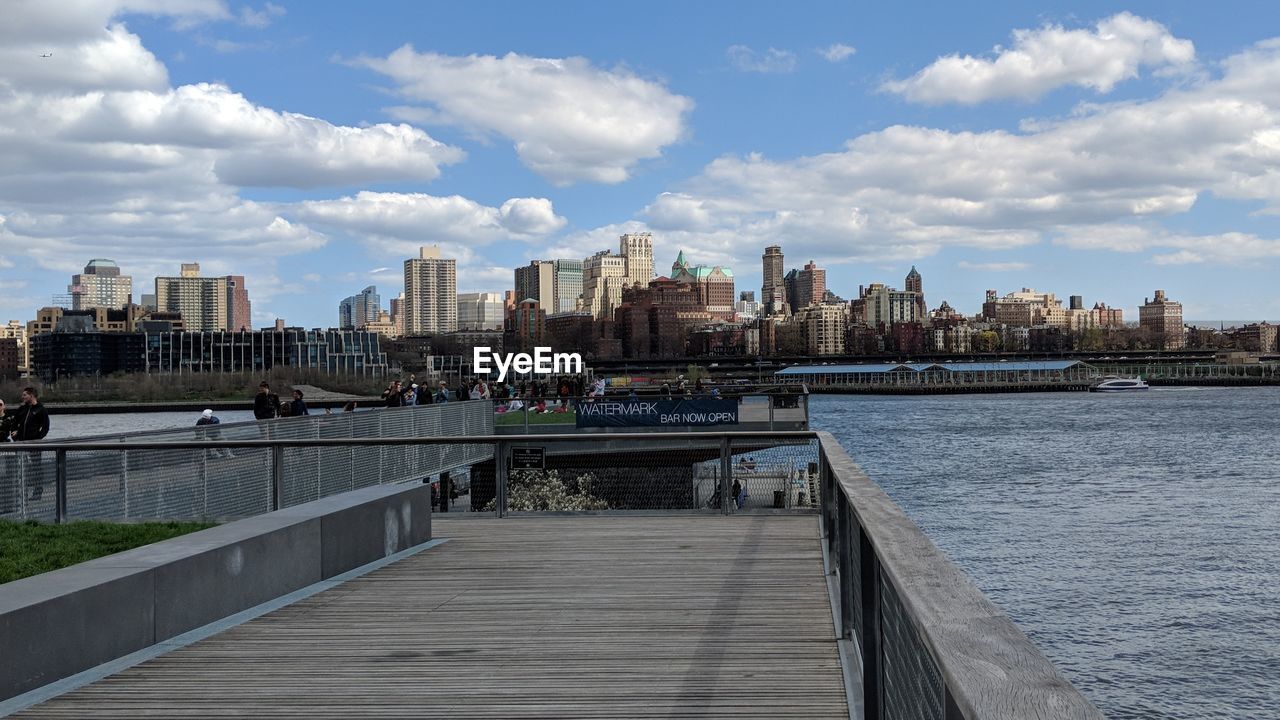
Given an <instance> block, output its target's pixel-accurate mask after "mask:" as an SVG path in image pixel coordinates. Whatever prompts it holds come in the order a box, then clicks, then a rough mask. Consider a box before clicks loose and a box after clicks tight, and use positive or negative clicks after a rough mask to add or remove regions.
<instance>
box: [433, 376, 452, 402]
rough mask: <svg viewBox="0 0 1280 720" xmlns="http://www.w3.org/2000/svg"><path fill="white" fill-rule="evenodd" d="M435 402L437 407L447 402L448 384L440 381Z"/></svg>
mask: <svg viewBox="0 0 1280 720" xmlns="http://www.w3.org/2000/svg"><path fill="white" fill-rule="evenodd" d="M435 401H436V404H437V405H443V404H445V403H447V402H449V384H448V383H446V382H445V381H443V380H441V381H440V389H439V390H436V397H435Z"/></svg>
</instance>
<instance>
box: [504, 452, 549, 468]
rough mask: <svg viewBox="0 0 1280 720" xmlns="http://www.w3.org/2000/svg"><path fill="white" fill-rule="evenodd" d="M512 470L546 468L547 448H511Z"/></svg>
mask: <svg viewBox="0 0 1280 720" xmlns="http://www.w3.org/2000/svg"><path fill="white" fill-rule="evenodd" d="M511 469H512V470H545V469H547V450H546V448H540V447H516V448H511Z"/></svg>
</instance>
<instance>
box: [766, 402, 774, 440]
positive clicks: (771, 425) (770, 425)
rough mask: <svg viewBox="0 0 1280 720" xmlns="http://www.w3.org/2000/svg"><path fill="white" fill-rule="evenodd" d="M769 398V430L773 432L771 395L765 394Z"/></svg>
mask: <svg viewBox="0 0 1280 720" xmlns="http://www.w3.org/2000/svg"><path fill="white" fill-rule="evenodd" d="M765 397H766V398H768V400H769V432H773V395H772V394H769V395H765Z"/></svg>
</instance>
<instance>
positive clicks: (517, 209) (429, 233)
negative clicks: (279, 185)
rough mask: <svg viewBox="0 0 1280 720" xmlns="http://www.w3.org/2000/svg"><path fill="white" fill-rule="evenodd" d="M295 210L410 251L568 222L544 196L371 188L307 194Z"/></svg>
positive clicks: (533, 232) (529, 233)
mask: <svg viewBox="0 0 1280 720" xmlns="http://www.w3.org/2000/svg"><path fill="white" fill-rule="evenodd" d="M295 212H296V214H297V215H298V217H299V218H301V219H302V220H304V221H305V222H308V223H312V224H315V225H317V226H320V227H327V228H333V229H337V230H340V231H342V232H346V233H350V234H353V235H355V236H359V237H365V238H367V239H368V240H369V241H371V242H372V244H374V245H376V246H377V247H379V248H381V249H389V248H395V249H396V250H397V251H399V252H400V254H401V255H402V256H404V257H408V256H410V255H413V254H415V253H416V251H417V248H418V246H420V245H430V244H436V243H440V244H453V245H458V246H465V247H472V246H476V245H484V244H487V243H490V242H493V241H496V240H509V239H530V238H534V237H541V236H544V235H546V234H548V233H550V232H554V231H555V230H558V229H560V228H561V227H563V226H564V224H565V219H564V218H562V217H560V216H558V215H556V214H555V211H554V210H553V209H552V207H551V201H549V200H545V199H542V198H513V199H511V200H508V201H506V202H505V203H503V205H502V207H500V208H493V207H487V206H485V205H481V204H480V203H477V202H475V201H474V200H469V199H467V198H464V197H461V196H458V195H451V196H448V197H437V196H435V195H424V194H421V193H382V192H367V191H365V192H360V193H358V194H357V195H355V196H353V197H343V198H338V199H335V200H307V201H304V202H302V203H300V204H299V205H298V206H297V207H296V210H295Z"/></svg>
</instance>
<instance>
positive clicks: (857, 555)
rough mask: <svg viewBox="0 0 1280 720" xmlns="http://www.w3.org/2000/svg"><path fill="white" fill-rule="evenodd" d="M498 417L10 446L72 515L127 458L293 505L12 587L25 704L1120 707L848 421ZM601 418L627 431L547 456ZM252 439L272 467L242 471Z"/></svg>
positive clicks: (381, 713)
mask: <svg viewBox="0 0 1280 720" xmlns="http://www.w3.org/2000/svg"><path fill="white" fill-rule="evenodd" d="M455 412H456V413H461V415H456V416H449V417H447V418H446V416H445V413H455ZM491 413H492V411H491V408H490V406H489V405H488V404H487V403H483V402H472V403H458V404H457V405H452V404H451V406H444V407H434V408H432V407H424V408H416V409H411V408H403V409H399V410H386V411H379V412H377V413H368V414H370V415H379V414H381V415H384V417H383V418H379V419H378V420H377V422H378V423H379V425H380V427H381V428H382V429H383V430H384V431H386V432H384V434H383V435H382V436H378V437H351V436H341V435H339V436H337V437H305V438H297V437H295V438H284V437H278V436H271V437H257V438H247V437H246V438H243V439H241V438H228V437H226V436H225V435H224V436H223V437H222V438H220V439H211V438H207V437H206V438H201V439H186V440H165V441H149V440H145V439H139V438H134V439H130V440H121V439H119V438H116V439H113V440H106V441H104V440H101V439H98V440H93V441H86V442H80V443H40V444H29V445H24V446H21V447H16V448H3V449H0V461H3V462H10V461H12V462H16V463H17V464H18V465H19V466H20V467H21V468H22V469H23V471H24V473H28V474H25V475H24V476H23V477H24V478H29V477H35V476H33V475H30V474H29V473H32V472H43V470H39V471H33V470H32V467H33V466H37V465H38V466H40V467H46V466H48V467H52V468H53V473H54V476H55V477H54V480H55V482H54V484H55V485H56V486H57V489H56V492H54V495H55V503H56V505H57V506H58V509H57V517H58V518H61V519H73V518H74V517H77V513H78V512H79V509H80V508H95V507H96V508H99V509H101V508H106V507H107V505H105V504H100V505H93V504H92V503H88V501H87V498H91V497H94V496H95V493H96V494H97V496H99V497H100V501H101V502H106V501H105V500H101V498H108V497H115V495H114V494H113V493H114V492H117V490H118V484H119V483H120V474H121V473H120V471H121V469H122V468H123V467H124V466H125V465H127V468H128V470H129V472H130V473H132V472H133V471H134V470H135V469H143V468H163V470H162V471H161V472H159V473H158V474H157V475H155V476H154V477H148V479H147V480H146V481H145V483H143V484H144V485H145V489H142V488H140V487H135V486H134V483H139V482H142V481H141V478H140V477H136V476H132V475H131V476H130V478H129V482H130V484H131V488H133V489H132V490H131V492H137V493H142V494H143V495H145V496H146V497H154V498H159V497H165V498H179V497H181V498H185V499H184V500H183V501H182V502H184V503H188V505H186V506H183V505H180V504H170V505H167V506H164V507H168V508H169V509H171V510H172V509H174V508H178V507H193V506H192V505H190V504H189V503H191V502H194V500H192V499H191V498H192V497H201V495H200V494H199V493H195V494H194V495H193V494H192V490H193V488H195V487H198V486H201V485H206V486H207V485H216V486H220V487H222V488H223V490H222V491H221V492H222V495H218V497H222V496H223V495H225V496H228V497H229V496H231V495H232V494H233V493H232V491H233V490H234V491H235V492H238V493H241V494H248V495H250V496H251V499H248V500H245V501H244V502H243V503H242V506H243V507H251V506H252V507H255V508H256V507H257V506H258V505H261V504H263V500H264V499H265V500H266V501H267V502H266V509H265V510H263V511H262V512H261V513H260V514H255V513H254V512H250V513H245V514H247V515H254V516H252V517H247V518H246V519H243V520H238V521H230V522H227V523H225V524H223V525H220V526H219V527H215V528H212V529H210V530H205V531H202V532H198V533H193V534H191V535H187V536H184V537H181V538H175V539H174V540H170V541H166V542H163V543H158V544H156V545H152V546H147V547H143V548H138V549H136V550H132V551H129V552H126V553H121V554H119V555H115V556H109V557H105V558H100V559H98V560H94V561H90V562H88V563H83V564H81V565H77V566H73V567H70V568H65V569H63V570H59V571H54V572H51V573H46V574H44V575H40V576H36V577H32V578H27V579H24V580H19V581H16V582H13V583H8V584H6V585H3V586H0V628H4V629H5V632H4V633H3V634H0V655H3V656H4V657H6V658H19V659H20V661H19V662H15V663H6V664H5V665H4V666H3V668H2V669H0V715H4V714H6V713H14V714H15V716H17V717H33V718H34V717H84V716H86V715H92V716H94V717H131V718H132V717H139V716H146V715H151V716H163V717H209V716H211V715H242V716H243V715H252V716H255V717H315V718H325V717H333V718H346V717H354V716H360V717H406V716H409V717H441V718H446V717H447V718H496V717H503V718H507V717H512V718H521V717H525V718H547V717H557V718H575V717H581V718H586V717H592V718H598V717H707V718H711V717H718V718H722V717H759V718H862V717H866V718H937V719H938V720H951V719H953V718H965V719H966V720H979V719H988V718H1001V719H1004V718H1008V719H1010V720H1012V719H1014V718H1019V719H1021V718H1027V717H1054V718H1099V717H1101V715H1100V714H1099V713H1098V711H1097V710H1096V709H1095V708H1094V707H1093V706H1092V705H1091V704H1090V703H1089V702H1088V700H1087V699H1085V698H1084V697H1083V696H1082V695H1081V694H1080V693H1079V692H1078V691H1077V690H1076V689H1075V688H1074V687H1073V686H1072V685H1071V684H1070V682H1069V681H1067V680H1066V679H1065V678H1064V677H1063V676H1062V675H1061V674H1060V673H1059V672H1058V670H1057V669H1056V668H1054V666H1053V664H1052V663H1051V662H1050V661H1049V660H1048V659H1047V658H1045V657H1044V656H1043V655H1042V654H1041V653H1040V652H1039V651H1038V650H1037V649H1036V648H1035V646H1034V645H1033V644H1032V643H1031V641H1030V640H1029V639H1028V638H1027V637H1026V636H1025V635H1024V634H1023V633H1022V632H1021V631H1019V630H1018V628H1017V627H1016V626H1014V624H1013V623H1012V622H1011V621H1010V620H1009V618H1008V617H1007V616H1006V615H1005V614H1004V613H1003V612H1001V611H1000V610H999V609H997V608H996V607H995V606H993V605H992V604H991V603H990V601H988V600H987V599H986V598H985V597H984V596H983V595H982V593H981V592H980V591H979V590H978V589H977V588H976V587H974V586H973V584H972V583H971V582H970V581H969V580H968V579H967V578H966V577H965V576H964V574H963V573H962V572H961V571H960V570H959V569H958V568H956V567H955V566H954V565H952V564H951V563H950V562H949V561H948V560H947V559H946V558H945V556H943V555H942V553H941V552H940V551H939V550H938V549H937V548H936V547H934V546H933V544H932V543H931V542H930V541H929V540H928V539H927V538H926V537H925V536H924V534H923V533H922V532H921V531H920V530H919V528H917V527H916V526H915V525H914V523H912V522H911V521H910V520H909V519H908V518H907V517H906V516H905V515H904V514H903V513H902V511H901V509H899V508H898V507H897V506H896V505H895V504H894V503H893V502H892V501H891V500H890V499H889V498H888V497H887V496H886V495H885V494H884V493H883V491H881V490H880V488H879V487H877V486H876V485H875V483H874V482H872V481H871V479H870V478H868V477H867V476H866V475H865V474H863V473H862V472H861V470H859V469H858V467H857V466H856V465H855V464H854V463H853V461H852V459H851V458H850V457H849V455H848V454H847V453H846V452H845V450H844V449H843V448H841V447H840V445H839V444H838V443H837V442H836V441H835V440H834V438H832V437H831V436H830V435H829V434H827V433H820V432H818V433H815V432H812V431H807V430H803V431H774V432H772V433H770V432H767V431H766V432H732V431H731V432H726V431H724V430H713V431H709V432H708V431H704V432H665V433H629V432H620V433H612V434H600V433H593V434H587V433H581V434H574V433H569V432H564V433H559V434H554V435H534V434H530V435H495V434H493V433H492V430H490V432H489V433H488V434H484V433H478V434H470V433H467V434H464V432H465V431H467V430H468V428H469V427H470V424H471V423H473V422H478V423H481V424H482V425H483V424H484V423H486V422H491V421H492V414H491ZM397 416H400V417H399V418H397ZM410 417H411V418H412V423H407V422H406V421H404V420H403V418H410ZM485 418H488V420H486V419H485ZM446 420H447V421H448V422H444V421H446ZM344 422H348V423H354V422H355V421H354V420H344ZM362 422H366V423H372V422H374V421H373V420H362ZM384 423H385V425H384ZM433 423H434V425H433ZM442 423H443V424H442ZM283 425H284V423H281V424H280V426H283ZM410 425H412V427H414V428H417V427H419V425H421V426H423V427H427V426H433V427H435V428H437V430H436V431H435V434H430V435H425V436H415V435H397V434H394V433H393V432H391V431H392V430H393V429H394V428H395V427H399V428H401V429H402V430H403V429H404V428H406V427H408V426H410ZM299 426H301V424H300V425H299ZM229 427H230V426H228V428H229ZM370 427H371V426H370ZM490 427H491V426H490ZM312 429H314V428H312ZM333 432H334V434H335V435H337V434H338V433H337V431H336V430H335V431H333ZM415 432H416V431H415ZM449 433H453V434H449ZM264 435H265V433H264ZM575 443H576V444H578V445H579V446H581V447H585V446H587V445H590V444H596V445H598V446H599V447H598V450H599V451H598V452H582V453H579V455H581V459H580V460H579V461H578V463H577V464H576V465H575V464H574V463H571V462H568V461H567V460H566V461H565V462H562V463H561V464H560V465H558V466H556V467H549V466H548V464H547V461H548V459H550V458H554V457H556V453H555V452H554V450H553V448H555V447H557V446H570V445H573V444H575ZM629 443H634V444H635V447H633V448H630V449H628V448H627V445H628V444H629ZM654 443H660V446H658V447H655V445H654ZM637 448H641V449H640V450H638V449H637ZM226 452H230V453H231V456H230V457H227V456H225V455H223V453H226ZM112 454H114V455H116V456H123V457H124V458H127V460H120V461H119V462H117V463H116V464H114V465H113V464H112V463H110V462H108V461H107V458H109V457H110V456H111V455H112ZM36 455H39V457H38V458H37V457H36ZM90 456H92V457H95V458H96V460H95V461H94V462H95V463H96V467H97V468H98V469H97V471H96V474H95V471H93V470H92V469H91V468H92V467H93V466H94V465H92V464H90V463H86V462H84V461H83V457H90ZM641 456H647V457H649V458H650V460H649V462H647V463H646V464H644V465H643V466H638V465H635V466H633V463H631V462H630V461H628V460H627V458H631V459H634V458H638V457H641ZM343 457H346V458H348V462H349V463H350V464H349V465H342V464H341V463H342V458H343ZM562 457H567V456H562ZM241 458H245V459H249V458H252V459H254V460H256V462H257V463H258V464H261V465H264V466H265V470H264V471H263V472H256V473H255V472H250V471H249V470H248V469H247V467H242V466H240V465H236V466H235V467H237V468H239V469H238V470H237V472H238V473H239V474H240V475H241V477H240V480H241V484H240V485H239V486H238V487H237V486H236V485H235V476H234V475H223V474H221V471H220V470H219V468H220V467H221V466H220V465H219V463H221V462H224V461H226V462H238V461H239V460H240V459H241ZM355 459H359V462H356V461H355ZM486 464H488V465H490V466H491V467H492V490H493V492H492V497H491V498H489V500H488V501H487V502H484V503H480V502H477V501H476V500H475V499H474V498H471V497H469V496H470V495H472V494H473V493H475V492H476V489H475V488H476V487H477V486H479V485H480V484H481V481H480V476H481V475H483V473H480V472H477V471H476V468H479V467H481V466H484V465H486ZM335 466H336V467H338V468H339V469H340V470H341V472H338V473H336V474H335V475H333V477H330V478H329V479H328V480H327V481H326V480H325V478H324V477H322V476H321V475H320V474H319V473H321V472H323V471H325V470H326V469H332V468H333V467H335ZM12 467H13V465H12V464H10V465H6V466H5V468H6V470H7V469H9V468H12ZM202 473H203V475H202ZM343 473H346V475H343ZM344 477H345V478H346V479H345V480H342V478H344ZM384 480H385V482H384ZM424 480H431V481H434V482H432V483H424V482H423V481H424ZM343 483H347V485H348V486H349V485H350V484H355V485H359V486H360V487H356V488H355V489H350V487H348V486H344V484H343ZM262 485H265V486H266V488H267V491H265V492H264V491H263V490H262V489H261V488H260V487H259V486H262ZM436 487H438V490H436V489H435V488H436ZM28 488H29V485H28V486H24V490H25V489H28ZM455 494H456V497H455ZM433 496H434V498H433ZM126 497H127V498H128V499H130V500H132V501H136V500H138V499H140V497H141V496H139V497H129V494H128V493H126ZM433 499H434V500H435V503H434V504H433ZM112 502H115V501H114V500H112ZM155 507H161V505H155ZM433 507H434V511H433ZM271 508H276V509H274V510H271Z"/></svg>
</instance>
